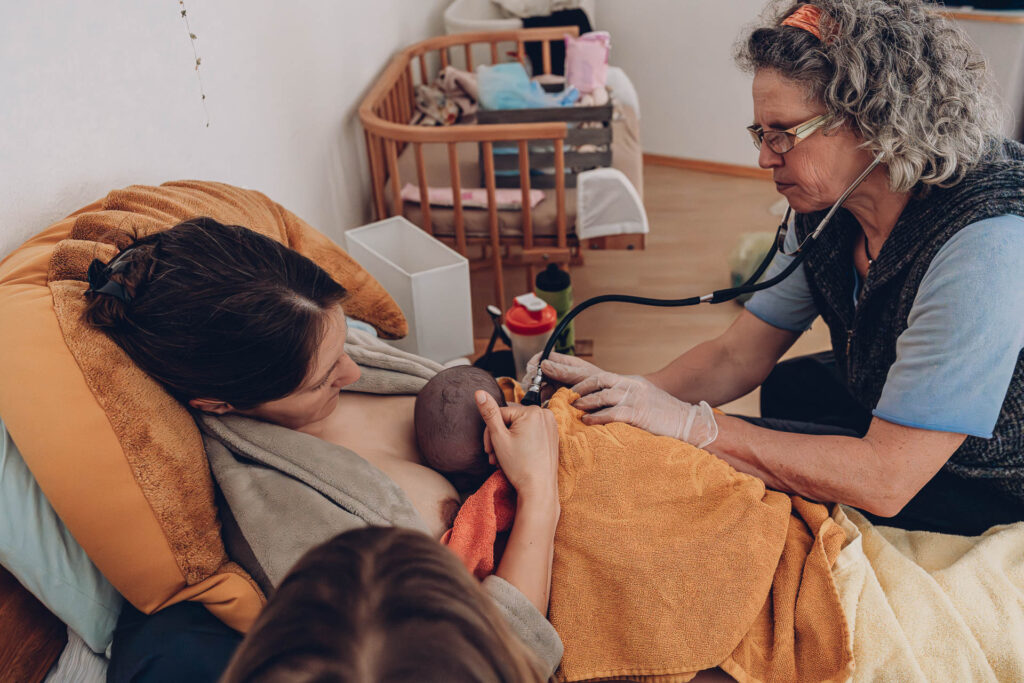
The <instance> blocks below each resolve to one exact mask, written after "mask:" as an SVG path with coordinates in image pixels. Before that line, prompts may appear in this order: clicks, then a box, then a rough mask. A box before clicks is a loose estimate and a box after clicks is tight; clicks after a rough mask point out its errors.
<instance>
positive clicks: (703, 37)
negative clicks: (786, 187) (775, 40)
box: [597, 0, 764, 166]
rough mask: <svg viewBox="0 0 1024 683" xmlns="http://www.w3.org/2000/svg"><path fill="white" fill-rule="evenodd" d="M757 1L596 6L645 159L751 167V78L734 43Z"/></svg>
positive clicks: (602, 1) (601, 1) (621, 1)
mask: <svg viewBox="0 0 1024 683" xmlns="http://www.w3.org/2000/svg"><path fill="white" fill-rule="evenodd" d="M763 5H764V1H763V0H598V2H597V19H598V28H600V29H603V30H606V31H609V32H610V33H611V34H612V52H611V60H610V61H611V62H612V63H613V64H615V65H616V66H620V67H622V68H623V69H624V70H625V71H626V73H628V74H629V77H630V79H632V81H633V84H634V85H635V86H636V89H637V92H638V94H639V96H640V107H641V112H642V116H643V120H642V121H641V141H642V142H643V147H644V151H645V152H651V153H654V154H665V155H669V156H675V157H685V158H688V159H704V160H710V161H717V162H722V163H729V164H739V165H743V166H756V165H757V152H756V150H754V147H753V145H751V144H750V136H749V135H748V134H747V132H746V131H745V130H743V129H744V128H745V127H746V126H749V125H750V120H751V115H752V108H751V103H750V82H751V76H749V75H748V74H745V73H743V72H742V71H740V70H739V68H738V67H736V65H735V64H734V62H733V58H732V49H733V44H734V43H735V41H736V39H737V38H738V37H739V35H740V33H741V30H742V29H743V27H744V26H745V25H748V24H753V22H754V21H755V20H756V19H757V16H758V13H759V12H760V11H761V7H762V6H763Z"/></svg>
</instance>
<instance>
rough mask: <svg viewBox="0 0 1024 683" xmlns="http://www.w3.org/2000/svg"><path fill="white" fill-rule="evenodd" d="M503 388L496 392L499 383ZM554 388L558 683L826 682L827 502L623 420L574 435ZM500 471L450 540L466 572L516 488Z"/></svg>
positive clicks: (485, 551) (846, 648)
mask: <svg viewBox="0 0 1024 683" xmlns="http://www.w3.org/2000/svg"><path fill="white" fill-rule="evenodd" d="M505 388H506V391H508V388H507V387H505ZM575 398H576V396H575V395H574V394H572V393H571V392H570V391H568V390H566V389H562V390H560V391H559V392H558V393H557V394H556V395H555V396H554V397H553V398H552V399H551V401H550V403H549V408H550V409H551V410H552V411H553V412H554V414H555V417H556V419H557V420H558V428H559V451H560V464H559V474H558V484H559V497H560V499H561V506H562V515H561V519H560V521H559V526H558V530H557V533H556V536H555V559H554V567H553V571H552V585H551V606H550V613H549V618H550V620H551V623H552V624H553V625H554V626H555V629H556V630H557V631H558V632H559V635H561V637H562V641H563V643H564V644H565V654H564V656H563V659H562V666H561V669H560V670H559V672H558V677H559V679H560V680H562V681H585V680H600V679H606V678H625V679H628V680H638V681H652V682H653V681H657V682H658V683H665V682H669V681H688V680H690V679H691V678H693V677H694V676H695V675H696V673H697V672H698V671H701V670H703V669H709V668H712V667H715V666H720V667H721V668H722V669H724V670H725V671H726V672H727V673H729V674H730V675H732V676H733V677H734V678H736V679H738V680H740V681H796V680H799V681H802V682H803V681H835V680H845V679H846V678H847V677H848V676H849V675H850V672H851V669H852V663H853V655H852V652H851V649H850V637H849V631H848V628H847V623H846V619H845V617H844V614H843V610H842V606H841V604H840V601H839V595H838V593H837V591H836V586H835V583H834V582H833V579H832V574H831V567H832V564H833V562H834V561H835V559H836V557H837V555H838V554H839V551H840V548H841V546H842V544H843V541H844V539H845V534H844V532H843V530H842V529H841V528H840V527H839V525H838V524H837V523H836V522H835V521H834V520H832V519H831V518H830V517H829V512H828V509H827V508H826V507H825V506H824V505H819V504H817V503H810V502H808V501H806V500H803V499H802V498H800V497H798V496H789V495H786V494H783V493H779V492H776V491H770V490H766V489H765V487H764V484H763V483H762V482H761V481H760V480H758V479H755V478H754V477H750V476H747V475H745V474H741V473H739V472H737V471H736V470H734V469H733V468H732V467H730V466H729V465H727V464H726V463H725V462H724V461H722V460H720V459H719V458H716V457H715V456H713V455H711V454H710V453H708V452H706V451H702V450H700V449H697V448H695V447H693V446H690V445H688V444H685V443H683V442H680V441H677V440H675V439H670V438H666V437H658V436H653V435H652V434H649V433H647V432H645V431H643V430H640V429H636V428H635V427H632V426H630V425H626V424H621V423H620V424H611V425H605V426H586V425H584V424H583V423H582V422H580V420H579V416H580V415H581V414H582V413H581V412H580V411H579V410H577V409H576V408H574V407H572V405H571V401H572V400H573V399H575ZM510 489H511V486H510V485H509V484H508V482H507V481H506V480H504V477H503V476H502V475H501V474H500V473H497V474H495V475H494V476H493V477H492V478H491V479H490V480H488V481H487V482H486V483H485V484H484V486H483V487H481V489H480V491H478V492H477V493H476V494H474V495H473V496H470V498H469V499H468V500H467V501H466V503H465V504H464V505H463V507H462V509H461V510H460V511H459V515H458V517H457V518H456V521H455V526H454V528H453V529H452V531H451V534H450V537H449V539H448V545H449V547H450V548H452V549H453V550H454V551H455V552H456V553H457V554H459V555H460V556H461V557H462V558H463V560H464V562H465V563H466V564H467V566H469V568H470V570H471V571H474V572H475V573H476V574H477V575H478V576H483V575H486V573H487V572H489V571H493V568H494V565H495V562H496V558H495V552H494V545H495V539H496V533H498V532H501V531H503V530H505V529H507V528H508V526H510V524H511V521H512V517H513V514H512V512H513V511H514V492H511V491H510Z"/></svg>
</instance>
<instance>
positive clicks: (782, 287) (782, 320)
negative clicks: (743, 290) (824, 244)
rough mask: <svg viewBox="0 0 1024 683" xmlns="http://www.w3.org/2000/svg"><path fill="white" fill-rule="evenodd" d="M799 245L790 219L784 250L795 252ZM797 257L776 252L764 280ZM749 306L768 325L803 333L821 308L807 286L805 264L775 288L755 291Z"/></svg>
mask: <svg viewBox="0 0 1024 683" xmlns="http://www.w3.org/2000/svg"><path fill="white" fill-rule="evenodd" d="M798 244H799V242H798V241H797V236H796V229H795V228H794V227H793V220H792V219H791V220H790V222H789V230H788V232H787V233H786V239H785V241H784V243H783V250H784V251H785V252H786V253H792V252H793V251H795V250H796V248H797V245H798ZM794 258H795V257H793V256H787V255H786V254H783V253H781V252H779V253H777V254H775V258H774V259H772V263H771V265H770V266H768V270H767V271H766V273H765V275H764V279H765V280H767V279H769V278H772V277H775V276H776V275H778V274H779V273H780V272H782V271H783V270H784V269H785V268H786V267H787V266H788V265H789V264H790V263H791V262H792V261H793V259H794ZM746 308H747V310H748V311H750V312H751V313H753V314H754V315H755V316H756V317H757V318H759V319H760V320H762V321H764V322H766V323H768V324H769V325H771V326H773V327H778V328H780V329H783V330H789V331H790V332H804V331H806V330H808V329H810V327H811V323H813V322H814V319H815V318H817V317H818V308H817V306H815V304H814V299H813V297H812V296H811V289H810V287H809V286H808V285H807V275H806V274H805V273H804V266H803V264H800V265H799V266H797V268H796V270H794V271H793V272H792V273H790V275H789V277H787V278H786V279H785V280H783V281H782V282H780V283H778V284H777V285H775V286H774V287H769V288H768V289H762V290H761V291H760V292H755V293H754V296H752V297H751V298H750V300H749V301H748V302H747V306H746Z"/></svg>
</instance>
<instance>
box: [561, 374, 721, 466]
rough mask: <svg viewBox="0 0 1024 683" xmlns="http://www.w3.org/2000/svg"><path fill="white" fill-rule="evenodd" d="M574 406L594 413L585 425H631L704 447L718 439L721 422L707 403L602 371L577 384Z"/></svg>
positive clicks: (628, 376)
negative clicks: (682, 398) (694, 401)
mask: <svg viewBox="0 0 1024 683" xmlns="http://www.w3.org/2000/svg"><path fill="white" fill-rule="evenodd" d="M572 389H573V391H575V392H576V393H578V394H580V398H579V399H577V400H576V403H575V404H574V405H575V406H576V407H577V408H579V409H580V410H583V411H586V412H588V413H590V414H589V415H584V416H583V422H584V423H585V424H591V425H594V424H607V423H609V422H627V423H629V424H631V425H633V426H634V427H639V428H640V429H643V430H646V431H648V432H650V433H651V434H657V435H658V436H671V437H672V438H674V439H679V440H680V441H685V442H686V443H689V444H693V445H694V446H696V447H697V448H704V447H705V446H707V445H708V444H710V443H711V442H712V441H714V440H715V439H716V438H717V437H718V423H717V422H715V414H714V411H712V410H711V406H709V405H708V404H707V401H701V402H700V403H698V404H697V405H693V404H691V403H687V402H685V401H680V400H679V399H677V398H676V397H674V396H672V395H671V394H669V393H668V392H666V391H663V390H662V389H659V388H658V387H656V386H654V385H653V384H651V382H649V381H648V380H646V379H645V378H643V377H640V376H637V375H616V374H615V373H612V372H599V373H597V374H595V375H591V376H589V377H587V378H586V379H584V380H583V381H581V382H579V383H578V384H576V385H575V386H574V387H573V388H572Z"/></svg>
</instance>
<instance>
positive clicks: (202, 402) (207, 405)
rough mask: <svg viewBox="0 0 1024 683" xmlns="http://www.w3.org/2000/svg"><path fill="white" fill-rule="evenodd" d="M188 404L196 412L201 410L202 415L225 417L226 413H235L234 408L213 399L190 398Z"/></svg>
mask: <svg viewBox="0 0 1024 683" xmlns="http://www.w3.org/2000/svg"><path fill="white" fill-rule="evenodd" d="M188 404H189V405H190V406H192V407H193V408H195V409H196V410H201V411H203V412H204V413H211V414H213V415H225V414H227V413H233V412H235V408H234V406H232V405H231V404H230V403H225V402H224V401H218V400H217V399H214V398H191V399H189V401H188Z"/></svg>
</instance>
